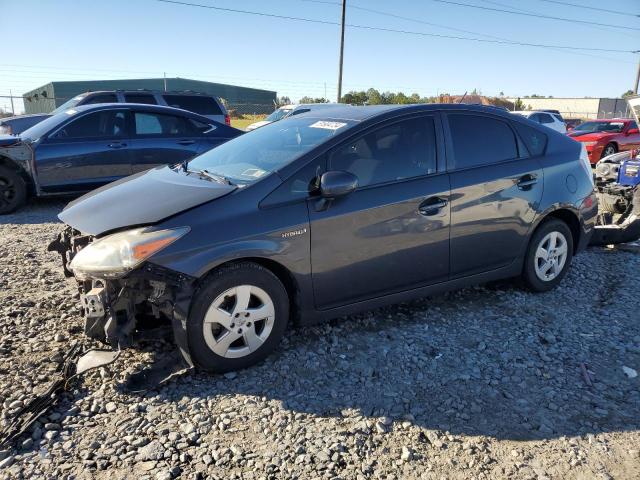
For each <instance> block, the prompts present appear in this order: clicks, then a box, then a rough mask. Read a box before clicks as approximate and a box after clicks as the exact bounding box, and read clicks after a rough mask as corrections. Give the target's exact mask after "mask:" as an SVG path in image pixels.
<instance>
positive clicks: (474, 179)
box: [446, 113, 544, 278]
mask: <svg viewBox="0 0 640 480" xmlns="http://www.w3.org/2000/svg"><path fill="white" fill-rule="evenodd" d="M446 117H447V119H448V125H449V132H450V134H449V136H448V143H447V148H448V151H447V160H448V162H449V164H448V166H449V170H450V178H451V277H452V278H456V277H461V276H466V275H472V274H475V273H480V272H486V271H490V270H493V269H496V268H499V267H503V266H506V265H508V264H510V263H511V262H513V261H514V260H515V259H516V258H517V257H518V256H519V255H521V254H522V252H523V251H524V247H525V246H526V244H525V242H526V239H527V238H528V232H529V230H530V227H531V224H532V223H533V220H534V219H535V216H536V208H537V205H538V203H539V202H540V200H541V198H542V187H543V178H542V175H543V171H542V168H541V166H540V164H539V162H538V160H537V158H536V156H535V155H533V156H532V155H531V154H530V153H529V152H528V150H527V149H526V147H525V146H524V145H523V144H521V141H519V140H518V137H517V136H516V134H515V132H514V130H513V128H512V127H511V126H510V124H509V123H508V122H506V121H504V120H502V119H499V118H496V117H492V116H488V115H481V114H475V113H474V114H467V113H450V114H447V115H446ZM522 128H525V129H528V130H531V131H532V132H531V133H532V134H533V135H536V132H538V131H537V130H535V129H532V128H530V127H526V126H524V127H522ZM537 135H538V136H539V137H540V139H542V138H544V134H542V133H540V132H538V133H537ZM538 141H542V140H538Z"/></svg>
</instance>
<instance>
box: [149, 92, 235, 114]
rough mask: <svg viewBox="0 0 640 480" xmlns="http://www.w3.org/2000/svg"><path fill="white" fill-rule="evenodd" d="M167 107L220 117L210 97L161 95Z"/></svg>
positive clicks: (217, 107)
mask: <svg viewBox="0 0 640 480" xmlns="http://www.w3.org/2000/svg"><path fill="white" fill-rule="evenodd" d="M162 97H163V98H164V100H165V102H167V105H169V106H170V107H175V108H182V109H183V110H188V111H190V112H193V113H199V114H200V115H222V110H221V109H220V106H219V105H218V102H216V101H215V99H214V98H212V97H206V96H204V95H163V96H162Z"/></svg>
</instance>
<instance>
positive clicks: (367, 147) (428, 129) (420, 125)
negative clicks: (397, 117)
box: [329, 117, 436, 187]
mask: <svg viewBox="0 0 640 480" xmlns="http://www.w3.org/2000/svg"><path fill="white" fill-rule="evenodd" d="M329 169H330V170H344V171H347V172H351V173H353V174H354V175H355V176H356V177H358V186H360V187H364V186H367V185H376V184H379V183H386V182H393V181H397V180H403V179H407V178H413V177H419V176H422V175H428V174H430V173H434V172H435V171H436V135H435V125H434V120H433V118H432V117H419V118H412V119H409V120H403V121H400V122H397V123H394V124H392V125H389V126H387V127H382V128H379V129H377V130H375V131H373V132H370V133H367V134H365V135H364V136H362V137H359V138H357V139H355V140H351V141H349V142H348V143H347V144H345V145H343V146H341V147H339V148H337V149H336V150H334V151H333V152H331V154H330V155H329Z"/></svg>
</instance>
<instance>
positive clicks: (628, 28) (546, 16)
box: [432, 0, 640, 31]
mask: <svg viewBox="0 0 640 480" xmlns="http://www.w3.org/2000/svg"><path fill="white" fill-rule="evenodd" d="M432 1H433V2H438V3H445V4H447V5H455V6H458V7H468V8H477V9H479V10H488V11H491V12H499V13H510V14H511V15H523V16H525V17H535V18H544V19H547V20H558V21H561V22H569V23H582V24H584V25H597V26H600V27H611V28H621V29H623V30H636V31H640V28H635V27H625V26H623V25H612V24H610V23H599V22H590V21H588V20H577V19H573V18H565V17H554V16H552V15H542V14H537V13H525V12H516V11H513V10H503V9H501V8H493V7H482V6H480V5H472V4H470V3H462V2H453V1H451V0H432Z"/></svg>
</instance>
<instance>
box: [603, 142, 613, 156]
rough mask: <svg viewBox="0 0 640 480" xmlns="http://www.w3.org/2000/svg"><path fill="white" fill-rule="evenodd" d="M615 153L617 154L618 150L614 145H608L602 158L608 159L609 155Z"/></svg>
mask: <svg viewBox="0 0 640 480" xmlns="http://www.w3.org/2000/svg"><path fill="white" fill-rule="evenodd" d="M614 153H616V148H615V147H614V146H613V145H608V146H606V147H605V148H604V151H603V152H602V157H603V158H604V157H608V156H609V155H613V154H614Z"/></svg>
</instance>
